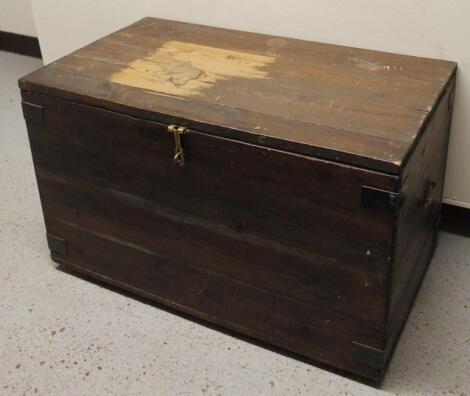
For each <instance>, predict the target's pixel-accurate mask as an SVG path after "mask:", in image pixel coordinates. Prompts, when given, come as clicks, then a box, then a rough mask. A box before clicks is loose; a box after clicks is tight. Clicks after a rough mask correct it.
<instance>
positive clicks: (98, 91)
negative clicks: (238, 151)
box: [20, 18, 455, 174]
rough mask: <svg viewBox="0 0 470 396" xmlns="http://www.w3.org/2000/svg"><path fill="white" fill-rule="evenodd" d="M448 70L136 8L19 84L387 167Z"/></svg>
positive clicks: (401, 159) (413, 134)
mask: <svg viewBox="0 0 470 396" xmlns="http://www.w3.org/2000/svg"><path fill="white" fill-rule="evenodd" d="M453 73H455V64H454V63H452V62H446V61H438V60H431V59H423V58H416V57H409V56H400V55H394V54H387V53H381V52H375V51H368V50H361V49H354V48H346V47H341V46H333V45H327V44H319V43H313V42H306V41H301V40H293V39H286V38H280V37H272V36H266V35H260V34H253V33H245V32H237V31H231V30H226V29H217V28H210V27H204V26H199V25H192V24H185V23H180V22H171V21H165V20H160V19H154V18H145V19H143V20H141V21H139V22H137V23H136V24H134V25H131V26H130V27H128V28H125V29H123V30H121V31H119V32H116V33H114V34H111V35H110V36H107V37H105V38H103V39H101V40H98V41H97V42H95V43H92V44H90V45H89V46H87V47H85V48H83V49H81V50H78V51H76V52H75V53H73V54H71V55H69V56H66V57H64V58H62V59H60V60H58V61H56V62H53V63H52V64H50V65H48V66H46V67H45V68H42V69H40V70H38V71H36V72H33V73H32V74H30V75H29V76H27V77H25V78H23V79H22V80H21V81H20V86H21V87H22V88H23V89H25V90H29V91H36V92H40V93H46V94H49V95H52V96H57V97H62V98H66V99H69V100H74V101H77V102H81V103H85V104H91V105H95V106H99V107H103V108H107V109H110V110H115V111H119V112H122V113H127V114H130V115H134V116H136V117H140V118H145V119H149V120H154V121H161V122H163V123H169V122H171V123H178V124H181V125H184V126H188V127H190V128H192V129H194V130H199V131H204V132H206V133H210V134H214V135H218V136H222V137H228V138H233V139H235V140H242V141H245V142H249V143H255V144H258V145H263V146H266V147H271V148H278V149H282V150H286V151H291V152H295V153H300V154H304V155H307V156H315V157H318V158H325V159H331V160H335V161H338V162H343V163H348V164H352V165H359V166H362V167H364V168H368V169H371V170H378V171H383V172H387V173H394V174H398V173H399V171H400V169H401V168H402V167H403V166H404V164H405V162H406V160H407V158H408V157H409V156H410V154H411V150H412V148H413V147H414V145H415V143H416V141H417V138H418V137H419V135H420V133H421V132H422V131H423V129H424V127H425V126H426V124H427V123H428V122H429V119H430V117H431V115H432V114H431V113H432V109H433V108H434V107H435V104H436V103H437V102H438V100H439V98H440V96H441V95H442V93H443V92H444V89H445V88H446V86H447V84H448V81H449V78H450V77H451V75H453Z"/></svg>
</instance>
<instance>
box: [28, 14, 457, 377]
mask: <svg viewBox="0 0 470 396" xmlns="http://www.w3.org/2000/svg"><path fill="white" fill-rule="evenodd" d="M455 72H456V65H455V64H454V63H452V62H446V61H440V60H432V59H423V58H416V57H409V56H400V55H393V54H388V53H380V52H375V51H369V50H362V49H354V48H346V47H340V46H334V45H326V44H319V43H312V42H306V41H301V40H293V39H286V38H280V37H272V36H266V35H260V34H252V33H244V32H238V31H231V30H225V29H216V28H210V27H204V26H198V25H192V24H185V23H180V22H171V21H165V20H160V19H154V18H145V19H143V20H141V21H139V22H137V23H135V24H133V25H131V26H129V27H127V28H125V29H123V30H120V31H118V32H116V33H114V34H111V35H110V36H107V37H105V38H103V39H101V40H98V41H96V42H94V43H92V44H90V45H88V46H86V47H85V48H82V49H80V50H78V51H76V52H74V53H72V54H70V55H68V56H66V57H64V58H62V59H60V60H58V61H56V62H53V63H52V64H50V65H48V66H46V67H43V68H41V69H39V70H37V71H35V72H33V73H31V74H30V75H28V76H26V77H24V78H22V79H21V80H20V87H21V92H22V98H23V110H24V116H25V118H26V122H27V126H28V133H29V139H30V143H31V149H32V154H33V160H34V167H35V170H36V176H37V181H38V187H39V192H40V196H41V202H42V207H43V212H44V218H45V223H46V228H47V238H48V243H49V247H50V250H51V254H52V258H53V259H54V260H55V261H57V262H59V263H61V264H64V265H67V266H71V267H73V268H75V269H77V270H79V271H82V272H84V273H86V274H88V275H90V276H91V277H94V278H98V279H100V280H103V281H105V282H109V283H111V284H113V285H116V286H118V287H122V288H124V289H127V290H130V291H132V292H135V293H136V294H139V295H142V296H145V297H148V298H150V299H153V300H155V301H158V302H160V303H162V304H165V305H167V306H170V307H172V308H175V309H176V310H179V311H183V312H185V313H189V314H191V315H194V316H196V317H198V318H202V319H204V320H207V321H209V322H212V323H214V324H217V325H220V326H222V327H224V328H227V329H231V330H234V331H235V332H239V333H242V334H244V335H246V336H249V337H253V338H255V339H258V340H261V341H263V342H266V343H268V344H271V345H274V346H277V347H280V348H282V349H284V350H287V351H291V352H294V353H296V354H299V355H302V356H305V357H307V358H310V359H312V360H313V361H315V362H319V363H323V364H326V365H328V366H330V367H334V368H337V369H341V370H345V371H347V372H350V373H353V374H355V375H358V376H360V377H363V378H366V379H369V380H373V381H380V380H381V378H382V376H383V374H384V370H385V367H386V365H387V362H388V361H389V358H390V356H391V354H392V351H393V348H394V345H395V344H396V341H397V339H398V337H399V334H400V331H401V329H402V328H403V326H404V323H405V321H406V318H407V315H408V312H409V311H410V309H411V306H412V304H413V300H414V298H415V295H416V293H417V290H418V288H419V285H420V282H421V280H422V278H423V276H424V274H425V271H426V268H427V266H428V264H429V262H430V259H431V256H432V253H433V249H434V246H435V243H436V235H437V233H436V229H437V223H438V220H439V212H440V200H441V195H442V187H443V177H444V170H445V163H446V154H447V142H448V134H449V125H450V119H451V112H452V99H453V93H454V87H455Z"/></svg>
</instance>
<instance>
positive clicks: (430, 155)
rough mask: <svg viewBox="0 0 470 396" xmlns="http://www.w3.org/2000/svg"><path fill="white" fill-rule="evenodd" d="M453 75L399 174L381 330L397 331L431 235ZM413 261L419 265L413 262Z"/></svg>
mask: <svg viewBox="0 0 470 396" xmlns="http://www.w3.org/2000/svg"><path fill="white" fill-rule="evenodd" d="M454 88H455V81H452V83H451V84H450V85H449V87H448V88H447V90H446V94H445V95H444V97H443V98H442V100H441V102H440V104H439V106H438V108H437V109H436V111H435V113H434V115H433V118H432V120H431V122H430V123H429V125H428V126H427V128H426V130H425V131H424V133H423V137H422V139H421V140H420V142H419V144H418V145H417V147H416V148H415V150H414V152H413V155H412V156H411V157H410V159H409V161H408V162H407V164H406V168H405V169H404V172H403V176H402V178H401V184H402V186H401V189H400V191H401V194H402V196H403V197H404V203H403V205H402V207H401V208H400V211H399V214H398V219H397V232H396V242H395V247H394V250H395V253H394V259H393V263H392V273H391V284H390V301H389V304H390V308H389V313H388V316H389V317H388V324H387V329H388V330H387V333H388V334H389V335H391V334H397V333H398V332H399V330H400V329H401V328H402V326H403V324H404V322H405V320H406V317H407V314H408V312H409V310H410V309H411V305H412V303H413V300H414V296H415V294H416V292H417V288H418V287H419V285H420V284H421V279H422V277H423V276H424V273H425V269H426V268H427V265H428V264H429V261H428V260H422V259H420V257H422V256H423V257H430V255H431V254H432V251H433V249H434V246H435V240H436V238H437V229H438V221H439V216H440V210H441V199H442V191H443V188H444V175H445V164H446V160H447V145H448V139H449V130H450V121H451V113H452V102H453V97H454ZM429 183H435V188H434V189H433V194H432V201H431V202H430V203H429V204H428V205H426V204H425V199H426V193H427V191H428V187H429ZM417 263H420V264H419V265H420V266H422V268H417V267H418V265H417Z"/></svg>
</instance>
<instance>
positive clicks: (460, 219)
mask: <svg viewBox="0 0 470 396" xmlns="http://www.w3.org/2000/svg"><path fill="white" fill-rule="evenodd" d="M439 228H440V230H441V231H445V232H450V233H452V234H458V235H462V236H465V237H470V209H467V208H462V207H460V206H455V205H449V204H443V205H442V212H441V224H440V227H439Z"/></svg>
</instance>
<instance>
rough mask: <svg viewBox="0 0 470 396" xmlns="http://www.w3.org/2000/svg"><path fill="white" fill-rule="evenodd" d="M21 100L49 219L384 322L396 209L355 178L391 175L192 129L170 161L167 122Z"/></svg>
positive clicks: (377, 324)
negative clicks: (35, 121) (371, 202)
mask: <svg viewBox="0 0 470 396" xmlns="http://www.w3.org/2000/svg"><path fill="white" fill-rule="evenodd" d="M24 99H25V100H27V101H29V102H32V103H41V104H42V105H43V106H44V109H45V115H46V119H47V125H48V131H47V133H41V132H40V128H39V129H38V130H36V129H35V128H34V127H30V128H29V129H30V142H31V146H32V148H33V151H34V153H35V154H34V155H35V165H36V172H37V177H38V181H39V188H40V191H41V194H43V196H44V197H47V198H46V199H44V200H43V205H44V211H45V213H46V224H47V217H48V216H53V217H57V218H59V219H61V220H63V221H65V222H68V223H71V224H75V225H77V226H78V227H81V228H84V229H87V230H93V231H94V232H97V233H101V234H103V235H112V236H113V237H115V238H118V239H120V240H123V241H127V242H128V243H132V244H133V245H135V246H139V247H140V248H142V249H145V250H149V251H153V252H158V253H159V254H160V255H163V256H165V257H169V258H176V259H178V260H182V261H185V262H191V263H192V264H193V265H198V266H201V267H203V268H206V269H209V270H211V271H214V272H218V273H221V274H223V275H224V276H227V277H230V278H237V279H239V280H240V281H243V282H245V283H247V284H253V285H257V286H258V287H263V288H265V289H268V290H270V291H271V292H273V293H277V294H281V295H285V296H290V297H291V298H295V299H297V300H302V301H306V302H309V303H313V304H320V305H324V306H326V307H329V308H331V309H332V310H334V311H338V312H342V313H344V314H346V315H348V316H351V317H355V318H357V319H360V320H363V321H365V323H368V325H369V326H370V327H371V328H373V329H377V328H383V326H384V311H385V298H386V294H385V293H384V287H385V281H386V273H387V271H388V266H387V257H388V256H389V255H390V248H391V246H390V241H391V237H392V230H393V217H392V215H390V214H389V213H386V212H381V211H377V210H370V209H366V208H363V207H362V206H361V186H362V185H369V186H373V187H377V188H381V189H388V190H391V191H393V190H394V189H396V187H397V185H398V178H397V177H394V176H389V175H385V174H380V173H376V172H372V171H363V170H360V169H356V168H352V167H349V166H345V165H341V164H335V163H331V162H327V161H321V160H315V159H310V158H307V157H301V156H297V155H291V154H288V153H283V152H275V151H273V150H268V149H261V148H259V147H254V146H250V145H246V144H243V143H239V142H233V141H229V140H227V139H222V138H216V137H213V136H210V135H206V134H202V133H198V132H190V133H189V134H188V135H187V136H185V147H186V148H187V151H188V153H190V154H191V156H188V159H187V166H185V167H184V168H178V167H175V166H174V165H173V163H172V161H171V156H172V145H173V142H172V136H171V135H170V134H168V133H167V132H163V130H164V128H165V126H163V125H160V124H157V123H154V122H149V121H144V120H139V119H134V118H132V117H129V116H123V115H116V114H113V113H111V112H108V111H103V110H100V109H94V108H91V107H88V106H84V105H76V104H73V103H67V102H63V101H62V102H61V101H58V100H55V99H53V98H47V97H43V96H41V95H34V94H26V93H25V94H24ZM253 164H256V166H252V165H253ZM307 179H308V180H309V183H305V180H307ZM267 203H269V204H268V205H267ZM374 331H375V330H374ZM376 342H377V341H376ZM379 343H380V342H379Z"/></svg>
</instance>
